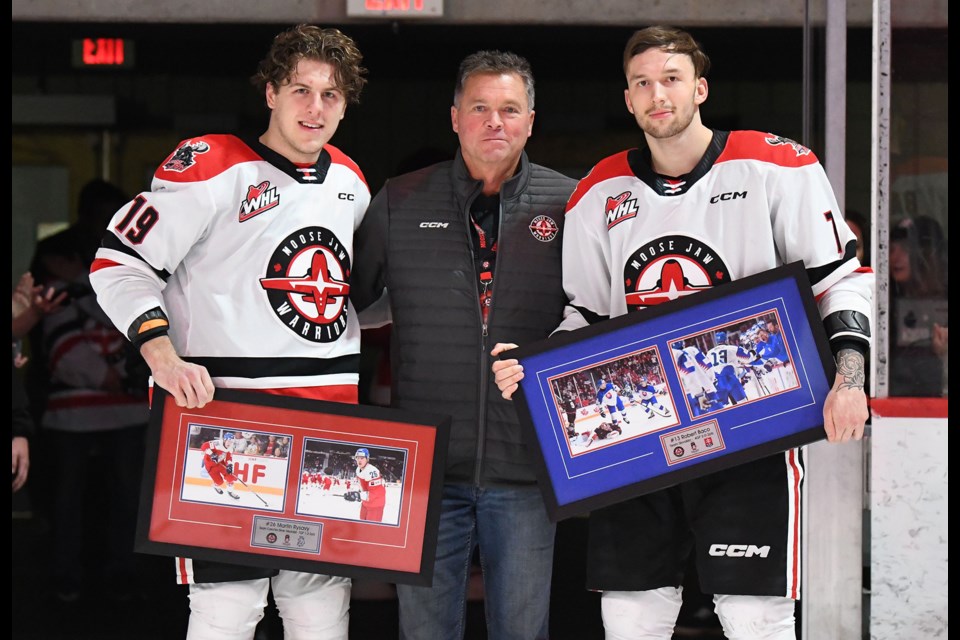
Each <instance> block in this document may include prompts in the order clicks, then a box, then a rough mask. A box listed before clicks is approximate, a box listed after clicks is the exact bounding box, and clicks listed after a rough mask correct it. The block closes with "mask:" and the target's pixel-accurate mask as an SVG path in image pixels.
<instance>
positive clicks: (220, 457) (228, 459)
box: [200, 431, 240, 500]
mask: <svg viewBox="0 0 960 640" xmlns="http://www.w3.org/2000/svg"><path fill="white" fill-rule="evenodd" d="M232 445H233V434H232V433H230V432H229V431H227V432H226V433H225V434H223V436H222V437H221V438H216V439H214V440H208V441H207V442H204V443H203V444H202V445H200V451H201V452H202V453H203V468H204V469H206V470H207V475H209V476H210V479H211V480H213V490H214V491H216V492H217V493H218V494H220V495H223V491H224V482H226V491H227V495H228V496H230V497H231V498H233V499H234V500H239V499H240V496H239V495H238V494H236V493H234V491H233V483H234V482H236V481H237V476H235V475H233V448H232Z"/></svg>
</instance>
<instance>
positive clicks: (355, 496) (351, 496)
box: [343, 491, 360, 502]
mask: <svg viewBox="0 0 960 640" xmlns="http://www.w3.org/2000/svg"><path fill="white" fill-rule="evenodd" d="M343 499H344V500H346V501H347V502H360V492H359V491H347V492H346V493H345V494H343Z"/></svg>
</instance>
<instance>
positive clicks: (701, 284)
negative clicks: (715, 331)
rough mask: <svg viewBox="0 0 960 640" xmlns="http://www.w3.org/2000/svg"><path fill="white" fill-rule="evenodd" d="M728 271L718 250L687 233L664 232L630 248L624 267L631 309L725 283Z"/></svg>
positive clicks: (624, 283) (625, 289) (624, 278)
mask: <svg viewBox="0 0 960 640" xmlns="http://www.w3.org/2000/svg"><path fill="white" fill-rule="evenodd" d="M729 281H730V272H729V270H728V269H727V266H726V265H725V264H724V263H723V260H722V259H720V257H719V256H718V255H717V253H716V252H715V251H714V250H713V249H711V248H710V247H708V246H707V245H705V244H704V243H702V242H700V241H699V240H694V239H693V238H690V237H688V236H664V237H662V238H658V239H656V240H654V241H652V242H648V243H646V244H644V245H643V246H641V247H640V248H639V249H637V250H636V251H634V252H633V254H632V255H631V256H630V259H629V260H627V264H626V265H625V266H624V268H623V290H624V292H625V296H626V302H627V308H628V309H629V310H630V311H636V310H637V309H643V308H644V307H650V306H653V305H658V304H660V303H662V302H668V301H670V300H676V299H677V298H682V297H684V296H688V295H690V294H691V293H697V292H698V291H704V290H705V289H709V288H710V287H715V286H717V285H721V284H726V283H727V282H729Z"/></svg>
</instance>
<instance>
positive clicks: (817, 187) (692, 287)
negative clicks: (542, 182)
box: [559, 131, 873, 340]
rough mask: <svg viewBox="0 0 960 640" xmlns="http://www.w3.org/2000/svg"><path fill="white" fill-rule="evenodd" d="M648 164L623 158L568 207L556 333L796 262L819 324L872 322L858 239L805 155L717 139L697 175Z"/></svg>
mask: <svg viewBox="0 0 960 640" xmlns="http://www.w3.org/2000/svg"><path fill="white" fill-rule="evenodd" d="M648 154H649V152H648V151H646V150H645V151H640V150H638V149H632V150H629V151H623V152H621V153H618V154H616V155H613V156H610V157H608V158H606V159H604V160H602V161H601V162H600V163H599V164H597V165H596V166H595V167H594V168H593V169H592V170H591V172H590V173H589V174H588V175H587V176H586V177H584V178H583V179H582V180H581V181H580V183H579V184H578V185H577V188H576V190H575V191H574V193H573V195H572V196H571V197H570V201H569V202H568V204H567V215H566V220H565V226H564V243H563V281H564V289H565V290H566V293H567V295H568V297H569V298H570V306H569V307H568V308H567V310H566V312H565V314H564V320H563V323H562V324H561V325H560V327H559V329H561V330H568V329H576V328H579V327H582V326H585V325H586V324H588V323H592V322H596V321H598V320H603V319H606V318H610V317H615V316H620V315H623V314H625V313H627V312H628V311H633V310H637V309H642V308H644V307H648V306H651V305H656V304H660V303H662V302H666V301H669V300H674V299H677V298H680V297H682V296H687V295H690V294H693V293H696V292H697V291H702V290H704V289H707V288H709V287H713V286H716V285H720V284H724V283H726V282H729V281H732V280H736V279H738V278H743V277H746V276H749V275H753V274H755V273H759V272H762V271H767V270H769V269H773V268H775V267H778V266H781V265H783V264H787V263H790V262H794V261H797V260H800V261H802V262H803V263H804V265H805V266H806V269H807V274H808V275H809V277H810V282H811V284H812V287H813V293H814V296H815V297H816V299H817V302H818V305H819V310H820V315H821V317H824V318H825V317H827V316H828V315H830V314H831V313H834V312H836V311H841V310H853V311H857V312H859V313H862V314H863V315H864V316H865V317H867V318H869V317H871V299H872V295H873V293H872V292H873V274H872V272H871V271H870V269H869V268H862V267H861V266H860V264H859V262H858V261H857V258H856V252H855V248H856V238H855V237H854V235H853V232H852V231H850V229H849V227H847V225H846V223H845V222H844V220H843V217H842V215H841V213H840V207H839V205H838V204H837V201H836V197H835V196H834V194H833V189H832V188H831V187H830V183H829V182H828V180H827V176H826V174H825V173H824V171H823V168H822V167H821V166H820V163H819V162H818V160H817V158H816V156H815V155H814V154H813V153H812V152H811V151H810V150H809V149H807V148H806V147H803V146H802V145H800V144H797V143H796V142H793V141H792V140H788V139H785V138H782V137H779V136H776V135H773V134H768V133H761V132H758V131H734V132H721V131H715V132H714V136H713V140H712V142H711V144H710V146H709V147H708V149H707V151H706V153H705V154H704V156H703V158H701V160H700V162H699V163H698V164H697V166H696V167H695V168H694V169H693V171H691V172H690V173H689V174H686V175H684V176H680V177H679V178H667V177H665V176H662V175H658V174H657V173H655V172H654V171H653V169H652V168H651V166H650V163H649V155H648ZM844 335H847V334H844ZM830 337H831V338H833V337H838V336H830ZM853 337H856V338H860V339H862V340H868V338H867V337H866V336H863V335H857V336H853Z"/></svg>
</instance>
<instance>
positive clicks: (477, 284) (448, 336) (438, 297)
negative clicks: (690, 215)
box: [350, 51, 576, 640]
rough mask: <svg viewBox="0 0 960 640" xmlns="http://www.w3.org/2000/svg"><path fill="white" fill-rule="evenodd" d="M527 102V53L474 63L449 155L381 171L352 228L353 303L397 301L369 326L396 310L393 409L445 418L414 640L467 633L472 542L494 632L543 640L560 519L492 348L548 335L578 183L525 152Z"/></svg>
mask: <svg viewBox="0 0 960 640" xmlns="http://www.w3.org/2000/svg"><path fill="white" fill-rule="evenodd" d="M533 104H534V88H533V75H532V72H531V70H530V65H529V63H528V62H527V61H526V60H524V59H523V58H521V57H520V56H517V55H515V54H513V53H504V52H500V51H480V52H477V53H474V54H472V55H470V56H468V57H467V58H465V59H464V60H463V62H462V63H461V65H460V70H459V73H458V76H457V82H456V88H455V91H454V100H453V106H452V107H451V109H450V117H451V122H452V125H453V130H454V131H455V132H456V133H457V136H458V138H459V141H460V148H459V149H458V151H457V153H456V156H455V157H454V159H453V160H449V161H445V162H440V163H438V164H434V165H431V166H429V167H426V168H424V169H420V170H419V171H414V172H412V173H407V174H405V175H402V176H399V177H397V178H393V179H391V180H388V181H387V182H386V184H385V185H384V187H383V188H382V189H381V190H380V192H379V193H378V194H377V196H376V197H375V198H374V200H373V201H372V202H371V204H370V208H369V209H368V211H367V214H366V216H365V219H364V222H363V224H362V225H361V226H360V228H359V230H358V231H357V236H356V238H355V251H354V255H355V265H354V269H353V273H352V276H351V292H350V295H351V299H352V300H353V303H354V305H355V306H356V308H357V309H358V310H361V311H362V310H363V309H365V308H368V307H370V305H371V304H373V303H374V302H376V301H377V300H378V299H379V298H380V297H381V295H382V294H383V293H384V291H386V296H387V297H386V300H388V302H386V303H384V302H383V301H381V303H380V304H378V305H375V306H374V307H373V308H371V309H370V310H369V311H368V313H367V314H361V323H363V322H364V320H365V315H366V316H367V317H369V315H370V314H372V313H375V312H376V311H377V310H378V309H384V308H385V309H387V310H388V311H389V313H390V315H391V316H392V322H393V325H392V331H391V338H390V340H391V353H392V355H393V359H392V363H391V364H392V371H391V375H392V393H391V395H392V398H391V402H392V405H393V406H395V407H398V408H402V409H406V410H412V411H421V412H429V413H440V414H449V415H450V416H451V417H452V426H451V432H450V448H449V450H448V454H447V465H446V469H445V485H444V492H443V506H442V512H441V517H440V532H439V536H438V542H437V559H436V565H435V568H434V578H433V586H432V587H430V588H426V587H409V586H404V585H400V586H398V588H397V591H398V595H399V601H400V629H401V637H402V638H406V639H411V638H439V637H449V638H457V637H462V636H463V627H464V622H465V616H464V614H465V612H466V598H467V585H468V577H469V576H468V575H467V573H468V571H469V569H470V565H471V562H470V561H471V557H472V555H473V552H474V549H476V548H477V547H479V552H480V557H481V566H482V567H483V570H484V576H483V579H484V594H485V605H486V607H487V615H486V619H487V632H488V637H490V638H492V639H508V638H509V639H514V638H515V639H517V640H533V639H537V638H546V637H547V631H548V613H549V608H550V602H549V592H550V586H549V585H550V579H551V571H552V565H553V541H554V534H555V525H554V524H553V523H552V522H550V520H549V518H548V517H547V513H546V509H545V508H544V505H543V501H542V499H541V496H540V492H539V489H538V488H537V486H536V479H535V476H534V473H533V470H532V466H531V462H532V459H531V455H530V452H529V451H527V449H526V447H525V446H524V445H523V442H522V440H521V435H520V426H519V424H518V421H517V416H516V411H515V409H514V408H513V406H512V405H511V403H510V402H508V401H506V400H504V399H503V398H502V397H501V395H500V392H499V390H498V389H497V387H496V385H495V384H494V382H493V376H492V374H491V371H490V366H491V357H493V356H496V355H497V354H496V353H493V354H491V352H490V350H491V348H492V347H493V345H494V344H497V343H520V344H527V343H530V342H534V341H536V340H542V339H544V338H546V337H547V336H548V335H549V333H550V332H551V331H552V330H553V329H555V328H556V326H557V325H558V324H559V321H560V320H561V318H562V313H563V307H564V304H565V303H566V296H565V295H564V292H563V285H562V279H561V273H560V262H561V251H560V241H561V233H562V229H563V209H564V206H565V204H566V202H567V199H568V198H569V196H570V194H571V193H572V191H573V188H574V186H575V184H576V183H575V181H574V180H572V179H570V178H568V177H566V176H564V175H561V174H560V173H557V172H556V171H552V170H550V169H547V168H545V167H541V166H538V165H535V164H532V163H531V162H530V161H529V160H528V159H527V155H526V153H525V152H524V150H523V149H524V146H525V144H526V142H527V138H529V137H530V135H531V133H532V131H533V119H534V111H533ZM367 324H368V325H369V324H370V322H368V323H367Z"/></svg>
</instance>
